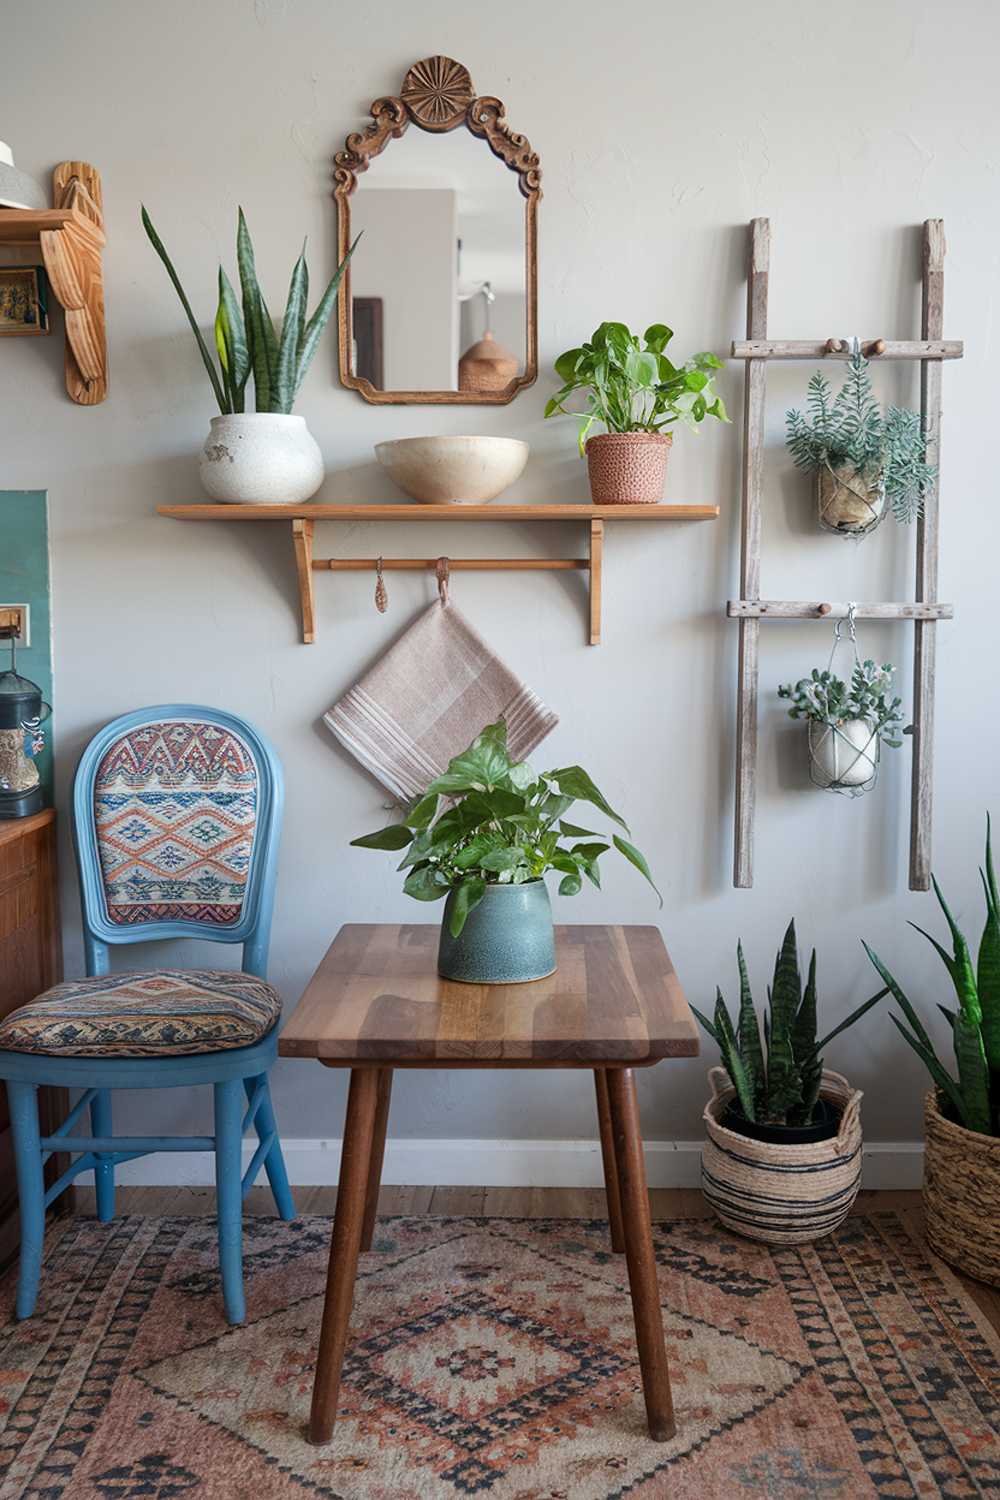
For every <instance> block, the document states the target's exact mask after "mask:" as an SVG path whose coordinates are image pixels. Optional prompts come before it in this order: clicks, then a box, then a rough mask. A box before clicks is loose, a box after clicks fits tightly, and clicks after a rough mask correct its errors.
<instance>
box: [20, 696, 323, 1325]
mask: <svg viewBox="0 0 1000 1500" xmlns="http://www.w3.org/2000/svg"><path fill="white" fill-rule="evenodd" d="M282 802H283V784H282V776H281V767H280V765H279V762H278V760H277V757H276V756H275V753H274V751H273V750H272V749H271V747H270V745H269V744H268V743H267V742H266V740H264V739H263V738H262V737H261V735H259V734H258V733H257V731H256V730H255V729H253V728H252V726H251V725H249V724H247V723H244V721H243V720H242V719H238V718H235V717H234V716H233V715H232V714H227V713H221V712H219V711H218V710H216V709H211V708H199V707H195V706H192V705H190V704H167V705H161V706H160V707H157V708H145V709H138V710H137V711H136V712H134V713H130V714H124V715H123V716H122V717H121V718H119V719H115V720H114V722H113V723H111V724H108V725H107V727H106V728H104V729H102V730H101V731H100V733H99V734H97V735H95V737H94V739H93V740H91V742H90V744H89V745H88V746H87V748H86V750H85V751H84V753H83V756H82V758H81V760H80V764H79V767H78V768H77V773H76V780H75V783H74V791H73V815H74V832H75V837H76V853H77V864H78V867H79V874H80V887H81V896H82V905H83V927H84V944H85V949H86V965H87V974H88V976H89V977H88V978H86V979H78V980H69V981H67V982H66V983H63V984H57V985H56V986H55V987H54V988H52V989H50V990H47V991H46V992H45V993H44V994H42V995H39V996H38V997H37V999H35V1000H32V1001H30V1002H29V1003H28V1004H27V1005H22V1006H21V1007H20V1009H18V1010H15V1011H12V1012H11V1013H10V1014H9V1015H8V1016H6V1017H5V1018H4V1019H3V1020H2V1021H0V1079H3V1080H4V1081H5V1082H6V1085H7V1093H8V1098H9V1102H10V1119H11V1128H12V1133H13V1139H14V1152H15V1161H16V1170H17V1184H18V1193H19V1196H20V1212H21V1263H20V1274H19V1279H18V1287H17V1303H16V1312H17V1316H18V1317H19V1318H27V1317H30V1316H31V1314H32V1312H33V1311H34V1308H35V1301H36V1298H37V1295H38V1283H39V1277H40V1274H41V1266H42V1248H43V1240H44V1233H45V1210H46V1208H47V1207H48V1205H49V1204H50V1203H51V1202H52V1201H53V1200H54V1199H55V1198H57V1197H58V1196H59V1194H60V1193H61V1192H62V1191H63V1190H64V1189H65V1188H66V1187H68V1186H69V1184H70V1183H71V1182H72V1180H73V1179H74V1177H76V1176H77V1174H78V1173H80V1172H86V1171H90V1170H93V1172H94V1178H95V1182H96V1189H97V1190H96V1197H97V1213H98V1217H99V1218H100V1219H101V1220H102V1221H103V1222H105V1223H107V1222H108V1221H109V1220H110V1219H112V1218H113V1217H114V1208H115V1167H116V1166H117V1164H118V1163H119V1162H124V1161H131V1160H133V1159H134V1158H135V1157H138V1156H145V1155H147V1154H148V1153H149V1152H151V1151H206V1150H214V1152H215V1183H216V1191H217V1197H218V1222H219V1264H220V1269H221V1273H222V1293H223V1302H224V1306H225V1313H226V1317H227V1319H228V1321H229V1322H230V1323H242V1322H243V1320H244V1317H245V1302H244V1297H243V1264H242V1259H243V1257H242V1237H243V1236H242V1219H243V1199H244V1198H245V1196H246V1194H247V1192H248V1191H249V1189H250V1187H251V1185H252V1184H253V1181H254V1179H255V1177H256V1176H257V1173H258V1172H259V1170H260V1168H261V1167H262V1166H263V1167H264V1168H265V1170H266V1172H267V1175H268V1178H269V1180H270V1184H271V1191H272V1193H273V1195H274V1201H275V1203H276V1205H277V1208H278V1212H279V1213H280V1215H281V1217H282V1218H283V1219H292V1218H294V1216H295V1207H294V1204H293V1202H292V1196H291V1192H290V1190H289V1186H288V1177H287V1175H286V1172H285V1164H284V1161H283V1159H282V1155H281V1143H280V1140H279V1138H278V1129H277V1126H276V1124H275V1119H274V1111H273V1109H272V1107H271V1095H270V1090H269V1088H268V1081H267V1072H268V1069H269V1068H270V1066H271V1064H272V1063H273V1062H274V1059H275V1056H276V1054H277V1047H278V1021H279V1017H280V1014H281V1000H280V997H279V996H278V994H277V992H276V991H275V990H274V989H272V987H271V986H270V985H269V984H268V983H267V982H266V979H265V974H266V969H267V950H268V942H269V939H270V932H271V915H272V911H273V907H274V880H275V865H276V859H277V851H278V837H279V831H280V824H281V811H282ZM179 937H198V938H209V939H211V940H212V941H214V942H221V943H242V945H243V966H242V970H241V971H233V970H212V969H162V970H155V971H148V972H147V971H144V972H135V971H132V972H129V973H117V974H112V973H111V972H110V964H109V957H108V949H109V946H110V945H111V944H117V943H140V942H141V943H146V942H149V941H151V940H153V939H157V938H179ZM40 1084H54V1085H57V1086H61V1087H63V1088H69V1089H82V1090H83V1093H82V1095H81V1097H80V1098H79V1099H78V1100H77V1102H76V1104H75V1105H74V1106H73V1108H72V1109H71V1110H70V1112H69V1114H68V1115H67V1117H66V1119H65V1120H64V1121H63V1123H62V1125H61V1126H60V1127H59V1128H58V1130H56V1131H55V1132H54V1134H52V1135H49V1136H42V1135H40V1133H39V1124H38V1088H39V1085H40ZM194 1084H211V1085H212V1086H213V1088H214V1091H215V1134H214V1135H206V1136H143V1135H130V1136H114V1135H113V1134H112V1120H111V1115H112V1111H111V1091H112V1089H115V1088H127V1089H141V1088H190V1087H191V1086H192V1085H194ZM244 1094H245V1096H246V1097H245V1098H244ZM88 1108H89V1111H90V1128H91V1132H92V1133H91V1135H89V1136H77V1135H71V1134H70V1132H71V1131H72V1130H73V1127H74V1126H75V1125H76V1123H77V1122H78V1121H79V1120H80V1118H81V1116H82V1115H83V1113H84V1111H85V1110H87V1109H88ZM251 1125H253V1126H254V1127H255V1128H256V1132H257V1136H258V1137H259V1145H258V1146H257V1149H256V1151H255V1153H254V1155H253V1158H252V1160H251V1162H250V1165H249V1167H248V1168H247V1171H246V1172H245V1173H243V1174H242V1175H241V1143H242V1138H243V1133H244V1131H246V1130H248V1129H249V1127H250V1126H251ZM56 1152H69V1153H72V1154H76V1153H79V1154H77V1155H76V1159H75V1160H74V1161H73V1162H72V1164H71V1165H70V1166H69V1167H68V1168H67V1170H66V1171H65V1172H64V1173H63V1174H62V1176H61V1177H59V1179H58V1180H57V1181H56V1182H54V1183H53V1184H52V1186H51V1187H50V1188H49V1189H48V1190H47V1191H46V1188H45V1181H44V1173H43V1167H44V1163H45V1161H46V1159H47V1158H48V1157H49V1156H51V1155H52V1154H53V1153H56Z"/></svg>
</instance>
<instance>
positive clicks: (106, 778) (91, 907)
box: [75, 706, 281, 943]
mask: <svg viewBox="0 0 1000 1500" xmlns="http://www.w3.org/2000/svg"><path fill="white" fill-rule="evenodd" d="M280 809H281V773H280V768H279V766H278V763H277V760H276V758H275V757H274V752H273V751H272V750H271V749H270V747H269V746H267V744H266V742H265V741H263V740H262V739H261V738H260V736H259V735H258V734H257V732H256V731H255V730H254V729H253V728H252V726H251V725H249V724H246V723H244V722H243V721H242V720H239V719H235V718H233V717H232V716H231V715H228V714H223V713H220V712H217V711H215V710H212V709H199V708H196V707H193V706H179V707H177V708H176V709H173V711H171V709H170V708H166V709H163V708H160V709H149V710H144V711H140V712H138V713H135V714H128V715H125V716H124V717H123V718H122V719H120V720H116V721H115V722H114V723H113V724H110V725H108V726H107V727H106V728H105V729H104V730H102V731H101V733H100V734H98V735H97V736H96V737H95V739H94V740H93V741H92V742H91V744H90V746H89V747H88V749H87V750H86V751H85V752H84V756H83V758H82V760H81V762H80V768H79V770H78V772H77V786H76V809H75V810H76V819H77V830H76V832H77V849H78V856H79V861H80V873H81V880H82V884H83V893H84V909H85V916H86V918H87V924H88V926H89V927H90V928H91V930H92V931H94V932H96V935H97V936H98V937H100V938H102V939H103V941H104V942H112V943H113V942H135V941H138V940H140V938H143V937H145V936H150V937H163V936H182V935H191V934H194V935H197V933H198V931H199V930H200V935H202V936H204V937H212V936H215V937H218V938H220V939H222V940H223V941H240V940H243V939H244V938H246V937H247V936H248V927H249V926H250V925H251V924H256V922H257V920H258V916H259V915H265V913H263V912H260V913H259V912H258V907H259V906H260V897H261V887H262V886H263V887H265V891H264V895H265V897H266V900H265V905H266V908H267V910H266V918H267V920H268V921H269V920H270V888H271V887H273V865H274V857H275V853H276V841H277V822H278V819H279V817H280ZM84 825H86V826H84ZM261 845H263V846H264V847H263V848H261V847H260V846H261ZM150 928H155V929H156V930H155V931H150V930H149V929H150ZM136 929H140V930H139V931H137V930H136Z"/></svg>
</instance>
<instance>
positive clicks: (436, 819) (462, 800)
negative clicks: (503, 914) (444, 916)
mask: <svg viewBox="0 0 1000 1500" xmlns="http://www.w3.org/2000/svg"><path fill="white" fill-rule="evenodd" d="M576 801H580V802H589V803H591V804H592V805H593V806H594V807H596V808H597V809H598V810H599V811H600V812H602V813H603V814H604V816H605V817H606V818H610V819H611V821H612V822H613V823H617V824H618V826H619V828H623V829H624V830H625V832H626V833H628V832H629V829H628V825H627V824H626V823H625V821H624V819H623V818H621V817H620V816H619V815H618V813H616V812H615V811H614V809H613V808H612V807H610V806H609V805H608V803H607V802H606V801H605V799H604V797H603V796H602V795H601V793H600V792H599V791H598V789H597V787H596V786H595V785H594V783H593V782H592V781H591V779H590V777H589V776H588V775H587V772H586V771H584V770H583V769H582V768H581V767H580V766H566V767H564V768H563V769H562V770H560V771H541V772H539V773H537V774H536V773H535V772H534V771H533V770H532V769H531V767H530V766H529V765H528V763H527V761H523V760H522V761H512V760H511V759H510V756H509V755H508V754H507V725H506V723H505V722H504V720H503V719H499V720H498V721H497V722H496V723H495V724H487V726H486V728H485V729H484V730H483V732H482V734H480V735H478V736H477V738H476V739H474V740H473V742H472V744H471V745H470V746H469V748H468V749H467V750H463V751H462V753H461V755H456V756H455V758H454V760H452V761H450V762H449V764H448V769H447V771H445V773H444V775H443V776H438V777H436V778H435V780H434V781H432V782H431V783H430V785H429V786H428V787H427V789H426V791H425V792H423V793H422V794H421V796H419V797H418V798H417V799H416V800H415V801H414V802H412V803H411V804H410V806H409V807H408V808H407V809H406V813H405V815H404V817H403V821H402V822H401V823H393V824H390V826H389V827H388V828H381V829H379V831H378V832H377V833H369V834H366V835H365V836H364V837H363V838H359V839H352V840H351V843H352V845H353V846H354V847H356V848H359V849H396V850H399V849H405V850H406V854H405V856H404V858H403V860H402V861H401V862H400V864H399V866H398V868H399V869H400V870H406V871H407V872H408V873H407V875H406V879H405V880H404V882H403V890H404V891H405V892H406V894H407V895H408V896H414V897H415V898H416V899H417V900H418V901H439V900H440V899H441V897H442V896H447V895H448V893H449V891H455V892H456V893H457V894H456V899H455V901H454V903H453V907H452V913H451V919H450V926H451V932H452V936H453V937H458V935H459V933H460V932H461V931H462V928H463V927H464V926H465V919H466V917H467V916H468V914H469V912H470V911H472V909H473V907H475V906H478V904H479V902H480V901H482V899H483V897H484V895H485V894H486V887H487V886H488V885H508V884H510V885H522V884H524V883H525V882H526V881H529V880H541V878H542V877H543V875H544V874H545V872H546V870H558V871H559V873H560V874H561V876H562V880H561V881H560V882H559V894H560V895H561V896H575V895H576V894H577V893H578V892H579V890H580V888H581V886H582V884H583V880H584V877H586V879H587V880H589V881H590V883H591V884H592V885H595V886H597V888H598V889H600V885H601V876H600V870H599V868H598V860H599V859H600V857H601V855H602V854H605V853H606V852H607V851H608V849H610V848H611V846H612V845H614V847H615V848H616V849H617V850H618V852H619V853H620V854H623V855H624V856H625V858H626V859H627V860H628V861H629V863H630V864H633V865H635V867H636V869H637V870H639V871H640V872H641V873H642V874H643V875H644V876H645V877H646V879H647V880H648V881H649V883H650V885H652V886H653V889H654V890H656V886H655V884H654V882H653V877H652V875H651V874H650V873H649V866H648V865H647V864H646V861H645V859H644V858H643V856H642V855H641V854H640V853H639V850H638V849H637V848H636V847H635V845H634V844H631V843H629V841H628V839H625V838H622V836H621V834H618V833H613V834H611V836H610V837H609V836H608V835H607V834H603V833H595V832H594V831H593V830H592V829H590V828H580V827H578V825H577V824H575V823H567V822H566V821H565V818H564V814H565V813H566V812H568V811H569V809H570V807H571V806H572V805H573V803H574V802H576ZM656 894H657V895H659V894H660V893H659V891H656ZM660 904H661V905H662V897H661V902H660Z"/></svg>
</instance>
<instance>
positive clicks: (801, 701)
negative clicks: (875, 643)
mask: <svg viewBox="0 0 1000 1500" xmlns="http://www.w3.org/2000/svg"><path fill="white" fill-rule="evenodd" d="M855 610H856V606H855V605H854V604H849V605H848V606H847V631H848V641H844V640H843V636H842V626H843V623H844V622H843V621H842V620H838V621H837V624H836V629H835V632H834V639H833V647H832V649H831V651H830V660H829V661H828V663H827V665H826V669H825V670H824V671H819V670H818V669H817V668H815V667H814V668H813V671H812V673H811V674H810V675H809V676H808V677H802V678H800V679H799V681H798V682H796V683H784V684H782V686H781V687H779V688H778V696H779V698H786V699H788V700H789V701H790V702H791V705H792V706H791V708H790V709H789V710H788V716H789V718H791V719H805V720H806V725H807V731H808V746H809V776H810V779H811V781H812V783H813V785H814V786H818V787H820V788H822V790H823V791H826V792H840V793H841V794H842V795H843V796H846V797H863V796H864V794H865V792H870V791H871V789H872V787H873V786H874V785H875V783H876V782H877V781H878V772H879V762H880V756H881V747H882V745H883V744H886V745H889V746H891V747H893V748H897V747H898V746H899V745H900V744H902V740H901V739H900V738H899V736H900V732H901V726H902V722H903V714H902V700H901V699H900V698H898V697H894V696H892V683H893V674H894V671H895V668H894V667H893V666H892V664H891V663H890V662H884V663H883V664H882V665H881V666H877V665H876V663H875V662H874V661H873V660H872V659H871V658H870V657H869V658H866V659H865V660H864V661H862V660H861V657H860V655H859V652H858V640H857V631H856V628H855ZM842 644H844V645H847V644H849V645H850V647H851V651H852V653H853V662H852V669H851V675H850V678H849V679H847V680H845V679H844V678H842V677H838V676H837V674H836V672H835V671H834V670H833V667H834V660H835V658H836V654H837V650H838V648H839V647H840V646H841V645H842ZM902 732H903V733H908V730H903V731H902Z"/></svg>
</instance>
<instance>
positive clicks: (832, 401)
mask: <svg viewBox="0 0 1000 1500" xmlns="http://www.w3.org/2000/svg"><path fill="white" fill-rule="evenodd" d="M785 421H786V428H787V444H788V450H789V452H790V453H791V455H792V458H793V459H794V461H795V463H796V464H797V466H798V467H799V468H800V469H803V470H805V471H806V472H815V473H825V474H827V475H828V476H829V477H830V479H831V480H833V481H839V480H840V479H842V478H843V477H844V475H845V473H846V472H847V471H853V472H854V473H855V474H856V475H858V476H860V477H861V478H862V479H863V481H864V482H865V484H866V485H867V487H868V490H869V491H870V492H871V493H870V494H869V497H868V499H867V500H862V498H861V496H860V495H859V494H858V492H857V490H855V491H854V492H853V494H854V496H855V498H854V500H853V502H852V499H851V496H850V495H849V494H842V495H840V496H839V497H838V495H837V494H836V493H835V492H834V490H833V489H831V490H830V491H829V493H828V496H827V499H826V501H825V502H824V499H823V497H822V496H821V500H820V510H821V516H822V514H823V508H824V503H825V504H826V506H827V509H828V511H829V512H830V515H829V520H828V521H827V523H826V524H829V525H830V527H831V529H832V530H855V531H857V530H862V529H869V528H870V527H871V526H872V525H874V524H875V523H876V521H877V520H878V519H880V516H881V511H880V510H878V514H875V511H876V508H877V502H876V500H875V498H874V495H875V494H878V495H879V496H881V493H882V492H884V496H885V499H886V500H888V502H889V505H890V506H891V508H892V513H893V515H894V516H895V517H896V520H897V521H901V522H904V523H905V522H908V521H912V520H913V519H914V518H915V517H916V516H918V515H919V514H920V512H921V510H922V508H923V500H924V494H925V493H926V490H927V488H928V486H929V485H930V484H932V483H933V481H934V478H935V476H936V473H937V470H936V469H935V468H934V467H933V465H931V464H928V463H927V460H926V449H927V445H926V440H925V437H924V432H923V428H922V425H921V420H920V414H919V412H915V411H909V410H907V409H906V408H905V407H901V406H890V407H889V408H888V409H887V411H886V413H885V415H883V413H882V409H881V407H880V405H879V403H878V401H877V399H876V397H875V393H874V391H873V390H872V383H871V376H870V374H869V370H868V361H867V360H866V359H865V357H864V356H863V355H862V354H860V353H858V354H855V355H853V356H852V358H851V361H850V363H849V365H848V367H847V375H846V377H845V379H844V384H843V386H842V387H841V389H840V391H839V392H838V393H837V396H836V397H835V398H834V397H833V395H832V392H831V389H830V384H829V382H828V380H827V379H826V377H825V375H822V374H821V373H820V372H819V371H818V370H817V371H816V373H815V374H814V375H813V377H812V379H811V380H810V381H809V387H808V395H807V397H806V414H805V415H804V414H803V413H802V412H801V411H798V410H793V411H789V412H788V413H786V417H785ZM866 512H867V513H866ZM852 522H853V524H852Z"/></svg>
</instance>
